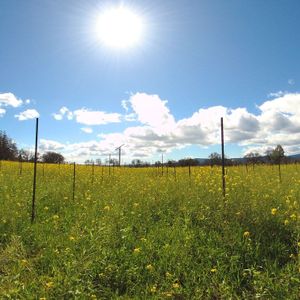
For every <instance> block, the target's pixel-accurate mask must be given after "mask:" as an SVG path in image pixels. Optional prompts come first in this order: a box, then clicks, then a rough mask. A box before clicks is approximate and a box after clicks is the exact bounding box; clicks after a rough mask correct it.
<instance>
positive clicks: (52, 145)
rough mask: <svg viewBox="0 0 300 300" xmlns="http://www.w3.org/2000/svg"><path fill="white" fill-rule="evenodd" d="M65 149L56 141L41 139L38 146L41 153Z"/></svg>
mask: <svg viewBox="0 0 300 300" xmlns="http://www.w3.org/2000/svg"><path fill="white" fill-rule="evenodd" d="M65 148H66V145H65V144H61V143H59V142H57V141H53V140H47V139H41V140H40V144H39V149H40V150H41V151H43V152H46V151H59V150H63V149H65Z"/></svg>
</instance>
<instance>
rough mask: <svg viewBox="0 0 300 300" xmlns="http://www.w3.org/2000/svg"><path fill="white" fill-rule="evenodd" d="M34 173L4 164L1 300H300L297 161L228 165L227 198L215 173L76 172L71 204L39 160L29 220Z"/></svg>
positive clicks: (67, 180) (66, 172)
mask: <svg viewBox="0 0 300 300" xmlns="http://www.w3.org/2000/svg"><path fill="white" fill-rule="evenodd" d="M297 168H299V170H298V169H297ZM32 169H33V167H32V165H30V164H23V171H22V174H21V175H19V165H18V163H8V162H2V165H1V171H0V207H1V209H0V298H1V299H40V298H46V299H164V298H170V299H256V298H257V299H299V297H300V294H299V292H300V291H299V286H300V270H299V245H300V244H299V242H300V235H299V233H300V227H299V221H300V208H299V199H300V166H296V165H289V166H287V167H285V166H283V167H282V183H281V184H280V183H279V180H278V173H277V168H276V167H274V168H272V167H269V166H256V167H255V168H254V170H253V169H252V168H248V172H247V171H246V168H245V167H230V168H228V173H227V178H226V181H227V194H226V197H225V199H223V197H222V191H221V170H220V169H219V168H212V169H211V168H192V176H191V178H190V177H189V174H188V169H187V168H178V169H177V172H176V173H177V174H176V178H175V176H174V173H173V169H171V168H170V169H169V170H168V174H167V172H166V171H167V170H165V172H164V176H161V172H160V171H159V172H158V171H157V170H156V169H155V168H152V169H125V168H121V169H118V168H115V169H114V170H111V171H112V172H111V175H110V176H109V174H108V168H104V169H103V170H102V168H101V167H95V176H94V179H93V182H92V177H91V174H92V171H91V167H85V166H81V167H78V168H77V178H76V192H75V199H74V201H73V200H72V166H60V167H59V166H55V165H45V170H44V176H43V167H42V165H39V167H38V180H37V199H36V201H37V202H36V220H35V223H34V224H33V225H31V224H30V214H31V211H30V210H31V194H32ZM102 172H103V174H102ZM274 209H275V210H274Z"/></svg>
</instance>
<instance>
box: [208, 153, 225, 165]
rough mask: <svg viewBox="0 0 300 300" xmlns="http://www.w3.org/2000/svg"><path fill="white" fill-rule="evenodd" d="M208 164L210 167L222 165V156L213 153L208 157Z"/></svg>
mask: <svg viewBox="0 0 300 300" xmlns="http://www.w3.org/2000/svg"><path fill="white" fill-rule="evenodd" d="M208 159H209V162H210V165H211V166H214V165H221V164H222V156H221V154H219V153H217V152H213V153H211V154H210V155H209V156H208Z"/></svg>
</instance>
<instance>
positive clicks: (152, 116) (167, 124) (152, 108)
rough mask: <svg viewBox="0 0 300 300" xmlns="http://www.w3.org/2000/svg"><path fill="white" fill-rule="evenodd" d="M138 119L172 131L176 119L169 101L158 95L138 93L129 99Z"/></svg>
mask: <svg viewBox="0 0 300 300" xmlns="http://www.w3.org/2000/svg"><path fill="white" fill-rule="evenodd" d="M128 102H129V103H130V105H131V108H132V110H133V111H134V113H135V114H136V116H137V120H138V121H139V122H141V123H142V124H145V125H149V126H151V127H153V128H155V129H156V130H158V131H160V132H161V131H164V132H165V131H170V130H172V129H173V128H174V126H175V119H174V117H173V115H171V113H170V110H169V108H168V107H167V103H168V101H166V100H161V99H160V98H159V96H158V95H148V94H145V93H136V94H134V95H131V97H130V99H129V101H128Z"/></svg>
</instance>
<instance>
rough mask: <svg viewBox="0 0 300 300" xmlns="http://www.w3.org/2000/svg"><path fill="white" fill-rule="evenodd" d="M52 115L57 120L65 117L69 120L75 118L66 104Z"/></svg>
mask: <svg viewBox="0 0 300 300" xmlns="http://www.w3.org/2000/svg"><path fill="white" fill-rule="evenodd" d="M52 116H53V118H54V119H55V120H57V121H61V120H62V119H63V118H64V117H66V118H67V119H68V120H72V119H73V113H72V112H71V111H70V110H69V109H68V108H67V107H65V106H63V107H61V108H60V110H59V112H58V113H53V114H52Z"/></svg>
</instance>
